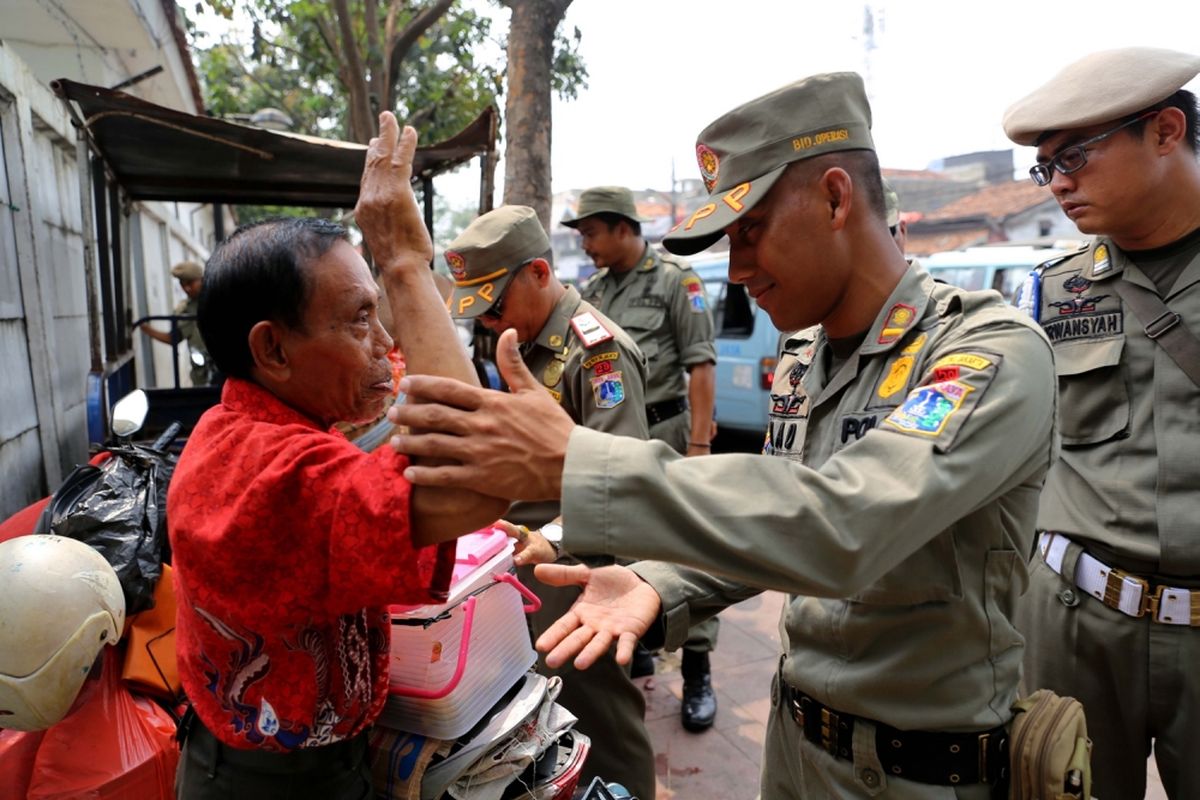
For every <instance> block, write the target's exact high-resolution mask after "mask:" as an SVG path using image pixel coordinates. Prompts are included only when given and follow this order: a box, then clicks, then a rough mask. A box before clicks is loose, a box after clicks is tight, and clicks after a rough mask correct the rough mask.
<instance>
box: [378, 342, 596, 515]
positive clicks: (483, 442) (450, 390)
mask: <svg viewBox="0 0 1200 800" xmlns="http://www.w3.org/2000/svg"><path fill="white" fill-rule="evenodd" d="M496 360H497V362H498V364H499V367H500V374H501V375H502V376H503V377H504V380H505V382H506V383H508V387H509V391H510V393H509V394H505V393H504V392H497V391H493V390H491V389H480V388H478V387H476V386H469V385H467V384H465V383H462V382H460V381H454V380H448V379H446V378H437V377H433V376H432V375H408V376H406V377H405V378H404V380H402V381H401V382H400V388H401V390H402V391H404V392H406V393H407V394H408V398H409V401H410V402H407V403H405V404H403V405H400V406H393V407H392V408H391V409H389V410H388V419H390V420H391V421H392V422H394V423H395V424H397V425H405V426H407V427H408V428H409V429H411V430H412V431H413V433H409V434H406V435H402V436H394V437H392V447H394V448H395V449H396V450H398V451H399V452H401V453H406V454H408V455H410V456H414V457H426V458H430V457H432V458H439V459H447V460H449V461H451V462H455V463H450V464H444V465H438V466H433V465H428V466H426V465H421V464H414V465H413V466H410V467H408V468H407V469H406V470H405V471H404V477H405V478H406V479H407V480H409V481H411V482H412V483H414V484H417V485H420V486H452V487H456V488H460V489H474V490H475V491H478V492H484V493H486V494H489V495H492V496H493V497H502V498H504V499H506V500H557V499H558V498H559V496H560V495H561V493H562V472H563V463H564V462H565V460H566V453H567V442H568V440H569V439H570V437H571V431H572V430H574V428H575V423H574V422H572V421H571V418H570V417H569V416H567V412H565V411H563V409H562V406H560V405H559V404H558V403H557V402H555V400H554V398H552V397H551V396H550V393H549V392H547V391H546V389H545V387H543V386H542V384H541V382H540V381H538V379H537V378H535V377H533V375H532V374H531V373H530V372H529V370H528V368H526V366H525V363H524V362H523V361H522V360H521V354H520V352H519V351H518V350H517V334H516V331H515V330H507V331H505V332H504V333H503V334H501V336H500V341H499V343H498V344H497V347H496ZM414 401H415V402H414Z"/></svg>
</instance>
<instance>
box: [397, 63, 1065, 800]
mask: <svg viewBox="0 0 1200 800" xmlns="http://www.w3.org/2000/svg"><path fill="white" fill-rule="evenodd" d="M870 124H871V116H870V107H869V105H868V103H867V98H866V94H865V91H864V89H863V83H862V79H861V78H860V77H859V76H858V75H856V74H853V73H835V74H830V75H818V76H813V77H811V78H807V79H804V80H801V81H798V82H796V83H793V84H790V85H788V86H785V87H783V88H781V89H779V90H777V91H775V92H773V93H771V94H768V95H766V96H764V97H761V98H758V99H756V100H753V101H750V102H749V103H746V104H745V105H743V106H741V107H739V108H737V109H734V110H733V111H731V112H729V113H727V114H725V115H724V116H722V117H720V118H719V119H717V120H716V121H715V122H714V123H712V124H711V125H709V126H708V127H707V128H706V129H705V130H704V131H703V132H702V133H701V134H700V137H699V143H698V145H697V155H698V160H699V162H700V168H701V174H702V175H703V176H704V178H705V179H706V181H707V183H708V186H709V191H710V193H711V195H710V198H709V200H708V202H706V203H705V204H704V205H703V206H701V207H700V208H699V209H697V210H696V211H695V212H694V213H693V214H692V215H691V216H690V217H689V218H688V219H687V220H686V221H685V222H684V223H683V224H682V225H681V226H680V227H679V228H678V229H677V230H676V231H675V232H674V233H673V234H671V235H669V236H668V237H667V239H666V242H665V243H666V246H667V247H670V248H671V249H673V250H678V251H681V252H684V253H688V252H693V251H696V250H699V249H701V248H703V247H705V246H708V245H709V244H711V243H712V242H714V241H715V240H717V239H718V238H719V237H721V236H722V235H728V236H729V237H730V245H731V247H730V259H731V260H730V276H731V278H732V279H734V280H736V281H739V282H742V283H744V284H745V285H746V287H747V289H748V290H749V292H750V294H751V295H752V296H753V297H755V299H756V301H757V302H758V304H759V306H760V307H761V308H763V309H764V310H765V311H766V312H767V313H768V314H769V315H770V316H771V319H772V321H773V322H774V323H775V325H776V327H778V328H780V329H783V330H797V329H804V328H807V327H808V326H812V325H818V324H819V328H818V329H817V330H816V331H815V332H814V333H813V335H811V336H799V337H793V338H792V339H791V340H790V341H789V342H788V343H787V347H786V352H785V353H784V355H783V358H782V359H781V360H780V364H779V367H778V369H777V372H776V376H775V382H774V388H773V390H772V394H771V401H770V402H771V431H770V445H769V451H770V452H769V455H749V454H728V455H719V456H712V457H708V458H689V459H681V458H679V457H678V456H677V455H676V454H674V453H670V452H668V451H667V448H666V447H665V446H663V445H662V444H660V443H656V442H639V441H636V440H632V439H621V438H615V437H611V436H606V435H604V434H601V433H597V432H595V431H590V430H587V429H585V428H580V427H578V426H571V425H570V424H569V422H568V421H566V420H564V419H563V418H562V416H561V415H559V414H558V413H557V410H556V409H555V408H554V407H553V404H550V403H547V402H546V398H545V397H544V396H542V395H544V393H538V392H536V391H534V390H533V389H534V388H536V377H535V376H531V375H527V374H522V371H521V368H520V364H519V363H516V362H515V360H514V359H513V358H512V350H511V341H512V340H511V338H504V337H502V338H501V341H500V363H501V367H502V370H503V371H505V373H506V375H507V378H508V381H509V385H510V386H511V387H513V389H514V393H513V394H508V395H504V396H503V398H501V400H502V401H503V402H496V403H492V402H486V403H485V401H484V395H483V393H481V392H479V391H477V390H475V389H473V388H470V387H466V386H462V385H460V384H456V383H454V382H452V381H443V380H438V379H428V378H424V377H421V378H415V379H413V380H412V383H411V384H410V385H409V387H408V388H409V391H410V393H411V394H412V395H413V396H415V397H417V398H419V399H420V400H421V401H422V402H423V404H422V405H413V406H404V407H402V408H401V409H400V413H399V414H398V419H399V421H401V422H403V423H404V424H408V425H412V426H414V427H418V428H420V427H428V426H431V425H432V426H433V427H434V428H437V429H441V430H455V431H458V432H460V434H461V435H460V436H457V437H433V436H426V435H419V434H418V435H412V436H404V437H401V438H400V439H399V440H398V441H397V445H398V446H399V448H400V449H401V450H402V451H403V452H409V453H413V454H426V455H437V456H441V457H447V458H453V459H456V460H459V461H462V462H464V463H462V464H460V465H457V466H447V467H437V468H433V469H430V470H426V469H417V470H414V471H413V472H412V478H413V480H414V481H415V482H416V483H418V484H419V483H424V482H436V483H439V484H448V485H460V484H461V485H470V484H472V483H473V482H478V481H480V480H482V476H484V475H500V474H502V477H499V478H497V479H496V480H495V481H494V482H492V483H490V484H489V485H488V487H487V488H486V489H485V491H488V492H491V493H494V494H497V495H500V496H506V497H516V498H520V497H544V496H547V495H549V496H561V499H562V508H563V513H564V520H565V525H564V529H565V531H564V536H563V544H564V546H565V547H566V548H567V549H573V548H578V549H579V550H582V551H589V552H599V551H606V550H607V551H616V552H620V553H622V554H627V555H632V556H639V557H642V558H648V559H660V560H659V561H654V562H639V563H638V564H635V565H634V566H633V568H632V569H630V568H626V567H621V566H612V567H603V568H600V569H594V570H588V569H587V568H586V567H582V566H571V567H566V566H562V565H543V566H539V567H538V577H539V578H540V579H544V580H546V581H548V582H552V583H570V584H575V585H584V586H585V589H584V594H583V596H582V597H581V599H580V601H579V602H577V603H576V604H575V606H574V607H573V608H572V611H571V613H570V614H568V615H566V616H564V617H563V618H561V619H560V620H559V622H557V623H555V625H554V626H553V627H552V628H551V629H550V631H548V633H547V634H546V635H544V636H543V637H542V638H541V639H540V640H539V646H540V648H542V649H543V650H545V649H549V650H550V652H549V653H548V655H547V662H548V663H552V664H557V663H562V662H563V661H564V660H566V659H569V658H570V657H571V656H572V655H574V654H578V657H577V660H576V662H575V663H576V666H578V667H581V668H583V667H586V666H587V665H588V664H589V663H591V662H592V661H593V660H595V659H596V658H597V657H598V656H599V655H600V654H602V653H604V652H606V650H607V649H608V647H609V646H610V644H611V643H612V642H613V641H614V640H615V641H617V643H618V660H623V659H624V658H628V657H629V655H630V654H631V653H632V650H633V645H634V642H635V641H636V639H637V638H638V637H640V636H653V635H655V633H658V634H661V635H662V636H663V637H664V638H665V641H666V643H667V644H668V645H669V644H670V643H671V642H672V641H676V642H677V641H680V640H681V639H682V638H683V636H684V631H685V630H686V629H687V627H688V625H690V624H691V623H692V622H694V621H695V620H696V619H699V618H703V617H705V616H708V615H710V614H713V613H716V612H717V611H719V610H720V609H722V608H725V607H726V606H728V605H729V604H730V603H733V602H737V601H739V600H743V599H745V598H747V597H751V596H753V595H754V594H756V593H758V592H760V591H763V590H767V589H770V590H777V591H783V592H787V593H788V595H789V602H788V603H787V604H786V606H785V607H784V611H783V617H782V620H781V625H780V629H781V634H782V640H783V648H784V653H783V657H782V658H781V661H780V669H779V672H778V674H777V675H776V677H775V681H774V685H773V691H772V701H773V702H772V711H771V716H770V719H769V721H768V727H767V734H766V743H765V752H764V757H763V768H762V784H761V793H762V795H761V796H762V798H764V800H781V799H784V798H786V799H787V800H793V799H795V798H806V799H810V798H829V797H837V798H842V797H862V798H871V797H881V798H948V797H959V798H986V797H992V796H993V790H994V788H995V785H996V782H997V781H998V780H999V773H1000V769H1001V768H1002V767H1003V766H1004V765H1005V764H1006V763H1007V756H1006V753H1007V747H1006V745H1005V743H1004V742H1005V738H1006V737H1005V732H1004V728H1003V727H1002V726H1004V725H1005V723H1007V722H1008V721H1009V718H1010V711H1009V707H1010V704H1011V703H1012V702H1013V700H1014V699H1015V698H1016V694H1017V684H1018V680H1019V674H1020V665H1021V656H1022V649H1023V648H1022V640H1021V637H1020V635H1019V634H1018V633H1017V630H1016V628H1015V626H1014V624H1013V622H1012V618H1013V615H1014V613H1015V609H1014V606H1015V604H1016V601H1017V598H1018V596H1019V595H1020V593H1021V590H1022V589H1023V588H1024V587H1025V585H1026V583H1027V577H1028V576H1027V571H1026V560H1025V559H1026V556H1027V554H1028V553H1030V552H1031V551H1032V548H1033V534H1034V523H1035V516H1036V512H1037V497H1038V493H1039V490H1040V489H1041V486H1042V482H1043V480H1044V479H1045V475H1046V470H1047V468H1048V466H1049V464H1050V462H1051V460H1052V458H1053V456H1054V440H1055V429H1054V419H1055V416H1054V415H1055V387H1054V366H1053V358H1052V353H1051V348H1050V344H1049V342H1048V341H1047V339H1046V337H1045V335H1044V334H1043V333H1042V332H1041V330H1040V329H1039V328H1038V326H1037V325H1036V324H1034V323H1033V322H1032V320H1030V319H1029V318H1028V317H1027V316H1025V315H1023V314H1021V313H1020V312H1019V311H1018V310H1016V309H1014V308H1011V307H1009V306H1008V305H1007V304H1005V303H1004V301H1003V300H1002V299H1001V298H1000V296H999V295H998V294H996V293H995V292H991V291H986V292H968V291H965V290H962V289H958V288H955V287H952V286H948V285H945V284H939V283H935V282H934V281H933V280H932V279H931V278H930V276H929V275H928V273H926V272H924V271H923V270H922V269H921V268H920V265H919V263H914V264H913V265H912V266H911V267H910V266H909V265H908V263H907V262H906V261H905V260H904V257H903V255H901V253H900V252H899V249H898V248H897V246H896V243H895V242H894V240H893V239H892V237H891V235H890V232H889V231H888V228H887V226H886V225H885V216H884V202H883V192H882V186H881V183H880V175H879V166H878V161H877V160H876V158H875V153H874V146H873V143H872V139H871V132H870ZM452 406H459V407H460V408H470V409H473V410H471V411H466V412H464V411H456V410H455V409H454V408H453V407H452ZM531 415H538V416H539V418H540V419H541V420H542V424H541V425H539V426H538V428H537V429H536V431H515V430H513V429H514V428H515V427H516V425H515V423H513V422H511V421H513V420H519V419H521V418H523V417H528V416H531ZM483 430H489V431H493V430H500V431H511V433H502V434H501V435H498V436H494V437H490V440H489V441H488V442H487V443H485V444H481V445H476V444H475V443H472V444H471V445H470V446H469V447H468V446H466V445H463V444H461V441H462V439H463V436H471V435H472V434H473V432H475V431H483ZM514 450H516V451H517V452H513V451H514ZM668 562H674V563H668Z"/></svg>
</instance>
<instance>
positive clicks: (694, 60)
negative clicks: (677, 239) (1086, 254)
mask: <svg viewBox="0 0 1200 800" xmlns="http://www.w3.org/2000/svg"><path fill="white" fill-rule="evenodd" d="M864 5H868V6H870V8H871V10H872V15H873V17H874V21H875V34H874V42H873V44H874V47H873V49H872V48H869V47H868V46H867V45H868V43H867V41H866V37H865V36H864V34H863V29H864V18H865V16H866V15H865V14H864ZM566 23H567V24H568V25H571V26H578V27H579V29H580V30H581V31H582V33H583V39H582V44H581V52H582V55H583V57H584V59H585V61H586V63H587V67H588V72H589V73H590V77H589V78H588V84H589V85H588V88H587V89H585V90H583V91H581V92H580V95H579V97H578V99H576V100H573V101H570V102H561V101H558V100H556V101H555V103H554V110H553V113H554V129H553V153H552V169H553V178H552V180H553V188H554V191H556V192H558V191H563V190H566V189H579V188H585V187H587V186H591V185H596V184H604V183H617V184H625V185H628V186H631V187H633V188H638V189H643V188H655V189H669V188H670V181H671V161H672V159H674V160H675V171H676V177H678V178H695V177H698V172H697V169H696V164H695V156H694V150H693V148H694V145H695V139H696V134H697V133H699V131H700V130H701V129H702V128H703V127H704V126H705V125H707V124H708V123H709V122H711V121H712V120H713V119H715V118H716V117H718V116H720V115H721V114H722V113H723V112H725V111H727V110H729V109H731V108H733V107H735V106H737V105H739V104H741V103H743V102H745V101H747V100H750V99H753V98H754V97H757V96H758V95H761V94H764V93H766V92H769V91H771V90H773V89H776V88H778V87H779V86H782V85H784V84H787V83H790V82H791V81H794V80H796V79H798V78H801V77H804V76H805V75H810V74H813V73H817V72H830V71H836V70H854V71H857V72H859V73H861V74H863V76H864V77H865V78H866V80H867V91H868V94H869V95H870V98H871V104H872V108H873V112H874V135H875V144H876V148H877V149H878V151H879V156H880V161H881V162H882V164H883V166H885V167H896V168H906V169H923V168H925V167H926V166H928V165H929V163H930V162H932V161H934V160H936V159H939V158H942V157H944V156H950V155H957V154H960V153H969V152H973V151H976V150H992V149H1002V148H1009V147H1012V144H1011V143H1010V142H1009V141H1008V139H1007V138H1005V136H1004V134H1003V132H1002V131H1001V129H1000V118H1001V115H1002V114H1003V112H1004V109H1005V108H1006V107H1007V106H1008V105H1009V104H1010V103H1011V102H1012V101H1014V100H1016V99H1018V98H1020V97H1022V96H1023V95H1025V94H1026V93H1028V92H1029V91H1030V90H1032V89H1034V88H1036V87H1037V86H1038V85H1040V84H1041V83H1043V82H1045V81H1046V80H1047V79H1048V78H1049V77H1050V76H1051V75H1053V74H1054V73H1055V72H1057V71H1058V69H1059V68H1061V67H1062V66H1065V65H1066V64H1068V63H1070V62H1071V61H1074V60H1076V59H1077V58H1080V57H1081V56H1083V55H1086V54H1087V53H1090V52H1093V51H1096V50H1103V49H1107V48H1111V47H1124V46H1129V45H1149V46H1155V47H1167V48H1172V49H1178V50H1187V51H1191V52H1200V2H1196V0H1156V1H1154V2H1146V1H1145V0H1143V1H1142V2H1111V1H1110V0H1093V1H1092V2H1081V1H1080V0H1071V1H1070V2H1065V1H1064V0H1003V2H975V1H974V0H875V2H870V3H866V4H864V3H862V2H856V1H855V0H824V1H823V2H813V1H812V0H732V1H730V0H721V1H720V2H718V1H717V0H691V2H688V1H687V0H574V2H573V3H572V5H571V7H570V9H569V10H568V12H567V18H566ZM506 25H507V13H505V14H503V15H500V16H498V18H497V27H498V28H500V29H503V27H504V26H506ZM1189 88H1191V89H1192V90H1193V91H1197V90H1200V81H1193V83H1192V84H1191V85H1190V87H1189ZM1032 154H1033V151H1032V149H1030V148H1017V153H1016V166H1017V167H1018V168H1024V167H1026V166H1028V165H1029V164H1031V163H1032V161H1033V156H1032ZM462 173H466V174H461V173H460V174H458V175H454V176H447V177H444V178H439V179H438V183H437V189H438V191H439V192H440V193H442V194H444V195H445V196H446V197H447V198H448V199H450V200H451V202H454V203H456V204H473V203H474V199H475V198H476V196H477V194H476V193H477V191H478V188H477V187H478V170H477V169H471V170H463V171H462ZM503 174H504V166H503V163H501V165H500V168H499V170H498V173H497V178H498V180H502V178H503ZM499 199H500V194H499V193H498V194H497V200H499Z"/></svg>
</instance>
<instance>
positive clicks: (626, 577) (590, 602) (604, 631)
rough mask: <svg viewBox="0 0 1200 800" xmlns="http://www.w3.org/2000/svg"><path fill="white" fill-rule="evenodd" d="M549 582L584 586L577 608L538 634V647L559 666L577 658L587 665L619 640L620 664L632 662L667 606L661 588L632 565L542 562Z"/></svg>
mask: <svg viewBox="0 0 1200 800" xmlns="http://www.w3.org/2000/svg"><path fill="white" fill-rule="evenodd" d="M533 574H534V575H535V576H536V577H537V579H538V580H539V581H541V582H542V583H544V584H546V585H548V586H581V587H583V594H581V595H580V596H579V599H577V600H576V601H575V603H574V605H572V606H571V609H570V610H569V611H568V612H567V613H566V614H563V615H562V616H561V617H559V618H558V620H557V621H555V623H554V624H553V625H551V626H550V627H549V628H547V629H546V632H545V633H543V634H542V635H541V636H539V637H538V640H537V649H538V650H540V651H541V652H543V653H545V654H546V665H547V666H549V667H551V668H555V667H560V666H562V665H563V664H565V663H567V661H568V659H570V658H571V657H572V656H574V657H575V661H574V665H575V668H576V669H587V668H588V667H590V666H591V665H592V664H594V663H596V661H597V660H599V659H600V658H601V657H603V656H604V654H605V653H607V652H608V650H609V648H610V647H611V646H612V644H613V642H614V641H615V642H616V643H617V663H618V664H628V663H629V660H630V659H631V658H632V657H633V648H634V646H635V645H636V644H637V642H638V639H640V638H641V637H642V634H644V633H645V632H646V631H648V630H649V629H650V626H651V625H652V624H654V621H655V620H656V619H658V615H659V614H660V613H661V610H662V601H661V600H660V599H659V596H658V592H656V591H654V589H653V588H652V587H651V586H650V584H648V583H646V582H645V581H643V580H642V579H641V578H640V577H638V574H637V573H636V572H634V571H633V570H631V569H628V568H626V567H619V566H612V567H598V568H596V569H588V568H587V567H585V566H582V565H579V566H570V567H568V566H564V565H561V564H539V565H538V566H536V567H534V573H533Z"/></svg>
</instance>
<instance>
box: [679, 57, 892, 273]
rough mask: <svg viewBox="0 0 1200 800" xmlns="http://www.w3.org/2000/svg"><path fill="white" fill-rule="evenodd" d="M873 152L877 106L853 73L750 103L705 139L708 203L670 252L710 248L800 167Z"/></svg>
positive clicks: (817, 78) (701, 158) (699, 148)
mask: <svg viewBox="0 0 1200 800" xmlns="http://www.w3.org/2000/svg"><path fill="white" fill-rule="evenodd" d="M874 149H875V143H874V141H873V140H872V139H871V106H870V104H869V103H868V102H867V94H866V91H865V90H864V89H863V81H862V78H861V77H859V76H858V75H857V74H855V73H853V72H835V73H830V74H827V75H814V76H812V77H810V78H805V79H803V80H800V81H796V82H795V83H792V84H789V85H787V86H784V87H783V88H781V89H777V90H776V91H774V92H771V93H770V94H767V95H763V96H762V97H759V98H757V99H755V100H751V101H750V102H748V103H746V104H744V105H742V106H739V107H737V108H735V109H733V110H732V111H730V112H728V113H727V114H725V115H724V116H722V117H720V118H718V119H717V120H716V121H715V122H713V123H712V124H710V125H709V126H708V127H707V128H705V129H704V130H703V131H701V132H700V136H699V137H697V140H696V161H697V163H698V164H699V167H700V176H701V178H703V179H704V186H705V188H706V189H707V190H708V192H709V198H708V200H707V201H706V202H705V203H704V204H702V205H701V206H700V207H699V208H697V209H696V210H695V211H693V212H692V213H691V215H690V216H688V218H687V219H685V220H684V221H683V222H682V223H681V224H680V225H678V226H677V227H676V228H675V229H674V230H673V231H671V232H670V233H668V234H667V236H666V238H665V239H663V246H664V247H666V248H667V249H668V250H670V251H671V252H672V253H676V254H678V255H691V254H693V253H698V252H700V251H701V250H704V249H705V248H707V247H709V246H711V245H712V244H714V243H715V242H716V241H717V240H718V239H720V238H721V236H723V235H724V234H723V231H724V229H725V228H726V226H728V225H729V224H730V223H732V222H734V221H735V220H737V219H738V217H740V216H741V215H742V214H744V213H746V212H747V211H749V210H750V209H751V208H753V207H754V206H755V204H756V203H758V201H759V200H761V199H762V198H763V197H764V196H765V195H766V193H767V192H768V191H770V189H771V187H772V186H773V185H774V184H775V181H777V180H779V176H780V175H782V174H783V171H784V170H785V169H787V166H788V164H791V163H792V162H793V161H801V160H803V159H806V158H812V157H814V156H820V155H824V154H826V153H833V152H837V151H839V150H874Z"/></svg>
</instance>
